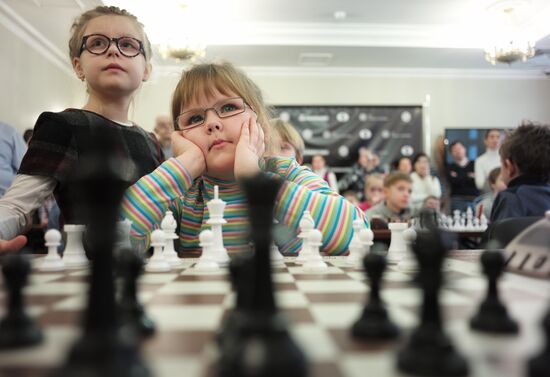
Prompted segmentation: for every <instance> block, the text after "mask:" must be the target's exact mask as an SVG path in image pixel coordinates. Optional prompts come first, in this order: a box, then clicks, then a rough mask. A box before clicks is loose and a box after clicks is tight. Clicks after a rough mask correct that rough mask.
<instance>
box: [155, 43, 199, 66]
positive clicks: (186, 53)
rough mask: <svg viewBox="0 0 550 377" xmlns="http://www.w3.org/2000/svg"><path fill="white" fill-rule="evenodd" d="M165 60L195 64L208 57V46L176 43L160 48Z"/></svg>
mask: <svg viewBox="0 0 550 377" xmlns="http://www.w3.org/2000/svg"><path fill="white" fill-rule="evenodd" d="M159 52H160V55H161V56H162V58H163V59H169V58H172V59H176V60H177V61H189V62H195V61H196V60H199V59H201V58H204V56H205V55H206V46H204V45H201V44H187V43H174V44H167V45H162V46H160V47H159Z"/></svg>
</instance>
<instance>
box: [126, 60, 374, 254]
mask: <svg viewBox="0 0 550 377" xmlns="http://www.w3.org/2000/svg"><path fill="white" fill-rule="evenodd" d="M172 116H173V119H174V121H175V126H176V129H177V130H178V131H176V132H174V133H173V134H172V144H173V151H174V156H175V157H174V158H171V159H169V160H167V161H166V162H164V163H163V164H162V165H161V166H160V167H159V168H158V169H156V170H155V171H154V172H153V173H151V174H149V175H147V176H145V177H143V178H142V179H140V180H139V181H138V182H137V183H136V184H135V185H133V186H131V187H130V188H129V190H128V191H127V192H126V195H125V199H124V200H123V204H122V208H123V215H124V216H125V217H126V218H128V219H129V220H131V221H132V222H133V225H132V228H133V229H132V235H133V236H134V241H135V243H136V244H138V245H139V246H140V249H142V250H145V249H146V248H147V246H148V245H149V242H150V234H151V232H152V231H153V230H154V229H155V228H158V227H159V225H160V223H161V221H162V219H163V217H164V214H165V212H166V211H167V210H170V211H172V212H173V213H174V214H175V216H176V218H177V219H178V221H179V224H180V226H179V240H180V252H182V253H185V252H196V251H199V250H200V246H199V233H200V232H201V231H202V230H203V229H207V228H209V225H207V224H206V221H207V220H208V219H209V214H208V208H207V206H206V204H207V203H208V202H209V201H210V200H212V199H213V198H214V186H218V187H219V198H220V199H222V200H224V201H225V202H226V204H227V205H226V207H225V213H224V218H225V220H226V221H227V224H225V225H224V226H223V240H224V246H225V248H226V249H227V250H228V252H230V253H231V252H235V251H238V250H242V249H246V248H247V247H248V234H247V231H248V229H247V228H248V217H247V208H246V200H245V197H244V195H243V193H242V192H241V190H240V188H239V186H238V181H239V179H240V178H242V177H247V176H252V175H255V174H257V173H258V172H260V171H264V172H266V173H267V174H269V175H271V176H274V177H277V178H279V179H281V180H283V185H282V188H281V190H280V191H279V194H278V196H277V200H276V204H275V213H274V216H275V219H276V220H277V221H278V223H279V225H278V227H279V228H278V229H277V230H276V231H275V232H274V236H275V240H276V243H277V245H278V246H279V249H280V251H281V252H282V253H283V254H286V255H292V254H294V253H296V252H297V251H298V250H299V249H300V246H301V241H300V239H298V237H297V234H298V231H299V222H300V219H301V218H302V215H303V213H304V211H306V210H309V211H310V212H311V214H312V216H313V218H314V221H315V224H316V227H317V228H318V229H319V230H321V232H322V233H323V247H322V250H323V251H325V252H327V253H330V254H342V253H344V252H346V251H347V248H348V244H349V242H350V240H351V238H352V235H353V230H352V222H353V220H355V219H357V218H360V219H362V220H363V221H365V223H366V220H365V217H364V215H363V213H362V211H360V210H359V209H357V208H356V207H355V206H353V205H352V204H351V203H349V202H347V201H346V200H345V199H344V198H342V197H341V196H340V195H338V194H337V193H335V192H334V191H333V190H331V189H330V187H329V186H328V184H327V183H326V182H325V181H323V179H322V178H321V177H319V176H317V175H316V174H314V173H313V172H312V171H311V170H309V169H308V168H307V167H302V166H300V165H299V164H298V163H297V162H296V160H295V159H293V158H284V157H266V156H274V155H276V153H275V151H277V150H278V148H279V145H278V141H277V140H276V138H275V137H274V136H273V133H272V132H270V122H269V119H270V117H269V111H268V109H267V107H266V105H265V104H264V101H263V97H262V94H261V91H260V89H259V88H258V86H257V85H256V84H255V83H254V82H252V81H251V80H250V79H249V78H248V77H247V76H246V75H245V74H244V73H243V72H242V71H240V70H239V69H237V68H235V67H234V66H233V65H231V64H229V63H210V64H199V65H195V66H193V67H191V68H190V69H189V70H187V71H185V72H184V73H183V74H182V77H181V79H180V81H179V83H178V85H177V87H176V89H175V91H174V93H173V97H172Z"/></svg>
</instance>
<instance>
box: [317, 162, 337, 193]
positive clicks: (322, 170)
mask: <svg viewBox="0 0 550 377" xmlns="http://www.w3.org/2000/svg"><path fill="white" fill-rule="evenodd" d="M311 170H313V172H314V173H315V174H317V175H318V176H319V177H321V178H323V180H324V181H325V182H326V183H328V185H329V186H330V188H331V189H333V190H334V191H335V192H338V181H337V180H336V175H334V173H333V172H331V171H330V170H329V169H328V168H327V162H326V160H325V157H324V156H323V155H320V154H316V155H313V156H312V157H311Z"/></svg>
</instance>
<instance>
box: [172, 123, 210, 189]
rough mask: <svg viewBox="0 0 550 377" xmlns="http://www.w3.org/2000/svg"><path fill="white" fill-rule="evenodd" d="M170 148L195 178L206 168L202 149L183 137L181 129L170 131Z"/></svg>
mask: <svg viewBox="0 0 550 377" xmlns="http://www.w3.org/2000/svg"><path fill="white" fill-rule="evenodd" d="M172 150H173V153H174V156H176V158H177V159H178V161H180V162H181V163H182V164H183V165H184V166H185V167H186V168H187V170H188V171H189V173H190V174H191V175H192V177H193V178H197V177H199V176H200V175H202V174H203V173H204V171H205V170H206V160H205V158H204V154H203V153H202V150H201V149H200V148H199V147H198V146H197V145H196V144H195V143H193V142H192V141H191V140H189V139H187V138H186V137H185V134H184V132H183V131H174V132H172Z"/></svg>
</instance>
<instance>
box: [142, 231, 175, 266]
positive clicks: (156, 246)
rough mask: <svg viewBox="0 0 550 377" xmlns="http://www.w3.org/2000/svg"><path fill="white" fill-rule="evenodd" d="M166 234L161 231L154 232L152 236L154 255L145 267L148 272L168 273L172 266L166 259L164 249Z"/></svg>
mask: <svg viewBox="0 0 550 377" xmlns="http://www.w3.org/2000/svg"><path fill="white" fill-rule="evenodd" d="M164 243H165V237H164V232H163V231H162V230H160V229H155V230H153V233H152V234H151V246H153V255H152V256H151V258H149V261H148V262H147V264H146V265H145V271H147V272H168V271H170V269H171V268H170V264H169V263H168V262H167V261H166V260H165V259H164V255H163V253H162V248H163V247H164Z"/></svg>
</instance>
